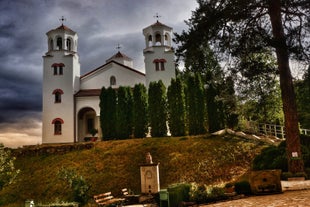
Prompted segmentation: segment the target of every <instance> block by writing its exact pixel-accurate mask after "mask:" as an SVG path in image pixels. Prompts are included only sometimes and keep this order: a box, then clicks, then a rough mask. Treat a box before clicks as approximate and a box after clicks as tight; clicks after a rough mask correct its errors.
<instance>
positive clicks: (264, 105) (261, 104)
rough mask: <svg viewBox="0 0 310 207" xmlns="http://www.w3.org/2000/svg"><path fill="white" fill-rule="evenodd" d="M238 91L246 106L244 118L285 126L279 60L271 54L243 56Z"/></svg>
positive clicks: (244, 107)
mask: <svg viewBox="0 0 310 207" xmlns="http://www.w3.org/2000/svg"><path fill="white" fill-rule="evenodd" d="M236 70H237V71H239V78H238V86H237V88H238V91H239V92H240V97H241V100H242V102H243V103H244V104H243V105H242V106H243V110H242V112H241V113H242V115H243V116H244V117H246V118H247V120H251V121H258V122H261V123H274V124H283V122H284V117H283V111H282V100H281V91H280V86H279V80H278V77H277V74H276V71H277V67H276V60H275V58H274V57H273V56H272V54H271V52H270V51H266V52H265V53H253V54H251V55H247V56H246V57H241V58H240V60H239V61H238V63H237V65H236Z"/></svg>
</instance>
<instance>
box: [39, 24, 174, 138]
mask: <svg viewBox="0 0 310 207" xmlns="http://www.w3.org/2000/svg"><path fill="white" fill-rule="evenodd" d="M46 35H47V42H48V51H47V52H46V53H45V55H44V56H43V91H42V92H43V109H42V143H43V144H46V143H72V142H83V141H84V140H85V137H91V136H92V135H91V130H92V129H98V134H97V136H98V137H101V129H100V119H99V116H100V108H99V102H100V99H99V96H100V92H101V88H102V87H106V88H108V87H112V88H114V89H117V88H118V87H120V86H130V87H134V85H135V84H139V83H142V84H144V85H146V87H148V85H149V83H150V82H152V81H158V80H162V81H163V83H164V84H165V86H166V87H167V86H168V85H169V84H170V81H171V78H174V77H175V63H174V51H173V49H172V28H171V27H169V26H167V25H164V24H162V23H160V22H159V21H157V22H155V23H154V24H152V25H150V26H148V27H146V28H144V29H143V35H144V39H145V49H144V50H143V55H144V62H145V73H143V72H140V71H139V70H137V69H135V68H133V60H132V59H131V58H129V57H128V56H126V55H125V54H123V53H121V52H120V51H119V52H117V53H116V54H115V55H113V56H112V57H111V58H109V59H107V60H106V62H105V63H104V64H103V65H102V66H100V67H98V68H96V69H94V70H92V71H90V72H88V73H86V74H83V75H81V74H80V63H79V56H78V52H77V48H78V35H77V33H76V32H74V31H73V30H71V29H70V28H68V27H67V26H65V25H63V24H62V25H61V26H59V27H57V28H56V29H52V30H50V31H49V32H47V33H46ZM141 52H142V51H141Z"/></svg>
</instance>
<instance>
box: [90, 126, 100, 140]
mask: <svg viewBox="0 0 310 207" xmlns="http://www.w3.org/2000/svg"><path fill="white" fill-rule="evenodd" d="M97 133H98V129H95V128H92V129H91V130H90V134H91V135H92V138H91V141H93V142H94V141H96V140H97V137H95V135H96V134H97Z"/></svg>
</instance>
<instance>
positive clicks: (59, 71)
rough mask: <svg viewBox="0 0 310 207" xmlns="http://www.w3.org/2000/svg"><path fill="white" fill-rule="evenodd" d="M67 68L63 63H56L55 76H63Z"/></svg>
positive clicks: (54, 65)
mask: <svg viewBox="0 0 310 207" xmlns="http://www.w3.org/2000/svg"><path fill="white" fill-rule="evenodd" d="M64 67H65V64H63V63H54V64H53V65H52V68H53V71H54V72H53V74H54V75H63V69H64Z"/></svg>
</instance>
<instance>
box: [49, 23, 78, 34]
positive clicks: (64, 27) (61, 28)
mask: <svg viewBox="0 0 310 207" xmlns="http://www.w3.org/2000/svg"><path fill="white" fill-rule="evenodd" d="M56 30H66V31H68V32H70V33H74V34H75V33H76V32H75V31H73V30H72V29H70V28H69V27H67V26H65V25H63V24H62V25H60V26H59V27H57V28H56V29H52V30H50V31H49V32H52V31H56ZM49 32H47V33H49Z"/></svg>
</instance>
